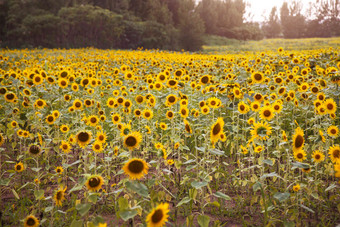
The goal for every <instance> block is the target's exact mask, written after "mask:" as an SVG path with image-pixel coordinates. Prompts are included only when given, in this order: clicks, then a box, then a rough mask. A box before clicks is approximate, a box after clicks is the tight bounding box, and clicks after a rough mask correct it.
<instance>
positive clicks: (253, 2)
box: [245, 0, 316, 22]
mask: <svg viewBox="0 0 340 227" xmlns="http://www.w3.org/2000/svg"><path fill="white" fill-rule="evenodd" d="M245 1H246V2H247V3H249V4H250V7H247V8H246V13H245V17H246V20H247V21H256V22H262V21H264V20H265V19H266V18H268V17H269V14H270V11H271V9H272V7H273V6H276V7H277V9H278V13H279V14H278V15H280V8H281V6H282V3H283V2H285V1H286V2H287V3H288V5H289V3H290V2H292V0H245ZM300 2H301V4H302V12H303V11H304V10H307V8H308V6H309V3H315V2H316V0H300ZM249 13H251V15H252V17H251V18H248V14H249Z"/></svg>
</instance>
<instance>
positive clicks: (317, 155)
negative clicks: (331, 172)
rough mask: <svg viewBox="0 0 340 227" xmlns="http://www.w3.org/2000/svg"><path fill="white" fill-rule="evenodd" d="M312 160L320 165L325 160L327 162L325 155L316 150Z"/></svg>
mask: <svg viewBox="0 0 340 227" xmlns="http://www.w3.org/2000/svg"><path fill="white" fill-rule="evenodd" d="M312 158H313V162H316V163H320V162H322V161H323V160H325V155H324V154H323V153H322V152H320V151H319V150H316V151H314V152H313V154H312Z"/></svg>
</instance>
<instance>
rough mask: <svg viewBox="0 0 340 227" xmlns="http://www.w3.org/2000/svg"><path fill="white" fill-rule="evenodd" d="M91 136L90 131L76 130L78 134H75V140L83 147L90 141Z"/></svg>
mask: <svg viewBox="0 0 340 227" xmlns="http://www.w3.org/2000/svg"><path fill="white" fill-rule="evenodd" d="M91 137H92V134H91V132H88V131H85V130H84V131H80V132H78V134H77V135H76V140H77V142H78V144H79V146H80V147H82V148H85V147H86V145H87V144H89V143H90V140H91Z"/></svg>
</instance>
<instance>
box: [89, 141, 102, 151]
mask: <svg viewBox="0 0 340 227" xmlns="http://www.w3.org/2000/svg"><path fill="white" fill-rule="evenodd" d="M92 150H93V151H94V152H96V153H100V152H102V151H103V150H104V147H103V144H102V143H101V142H99V141H95V142H94V143H93V144H92Z"/></svg>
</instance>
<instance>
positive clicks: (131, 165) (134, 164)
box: [123, 158, 149, 180]
mask: <svg viewBox="0 0 340 227" xmlns="http://www.w3.org/2000/svg"><path fill="white" fill-rule="evenodd" d="M148 169H149V167H148V164H147V163H146V162H145V161H144V160H143V159H138V158H133V159H130V160H129V161H128V162H127V163H125V165H124V166H123V170H124V172H125V174H126V175H128V176H129V178H130V179H131V180H135V179H138V180H139V179H140V178H142V177H143V176H144V175H145V174H147V173H148Z"/></svg>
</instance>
